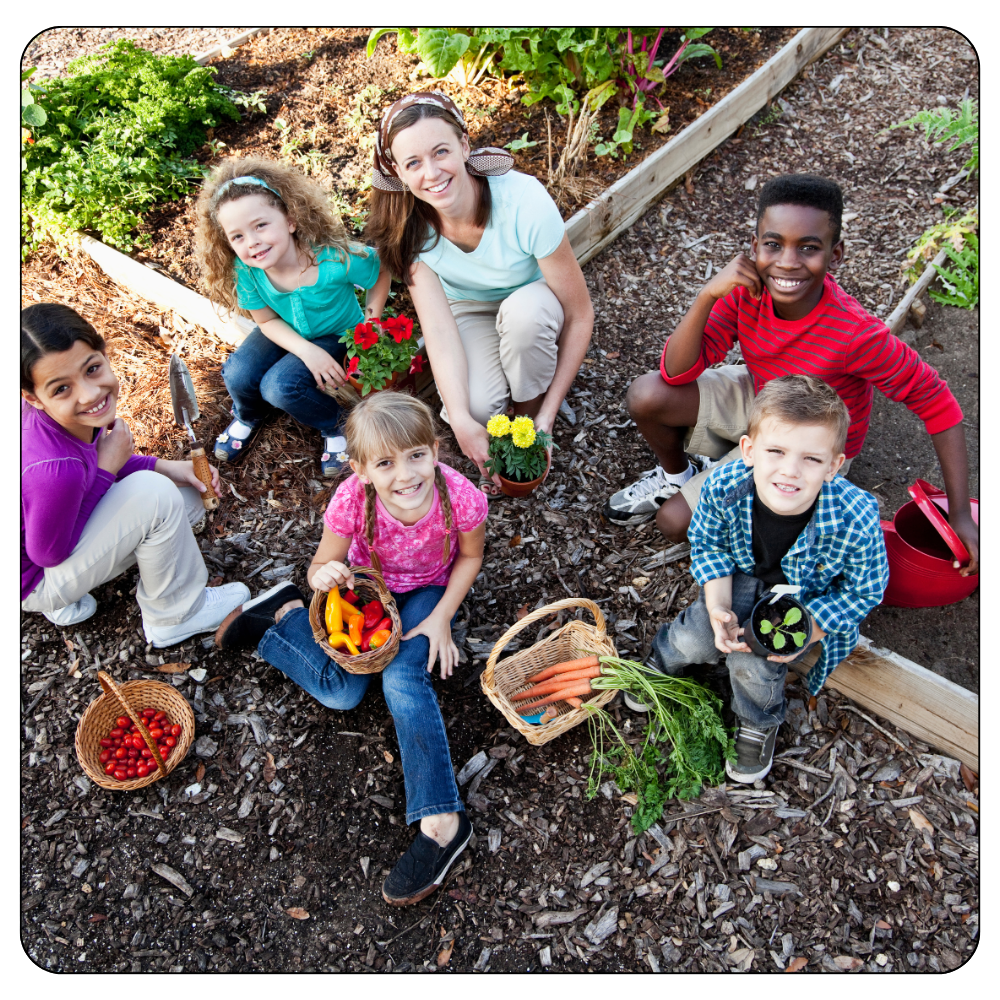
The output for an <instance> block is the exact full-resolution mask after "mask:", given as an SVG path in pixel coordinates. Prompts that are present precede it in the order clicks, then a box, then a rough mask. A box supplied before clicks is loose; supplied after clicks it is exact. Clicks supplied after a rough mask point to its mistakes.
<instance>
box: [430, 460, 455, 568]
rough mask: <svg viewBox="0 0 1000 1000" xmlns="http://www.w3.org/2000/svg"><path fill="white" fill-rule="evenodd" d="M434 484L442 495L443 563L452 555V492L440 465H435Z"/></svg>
mask: <svg viewBox="0 0 1000 1000" xmlns="http://www.w3.org/2000/svg"><path fill="white" fill-rule="evenodd" d="M434 485H435V486H436V487H437V488H438V496H440V497H441V513H443V514H444V544H443V545H442V546H441V563H442V565H443V564H445V563H447V562H448V557H449V556H450V555H451V522H452V514H451V494H450V493H449V492H448V484H447V483H446V482H445V478H444V473H443V472H442V471H441V466H440V465H435V466H434Z"/></svg>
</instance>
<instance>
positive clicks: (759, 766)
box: [726, 718, 778, 785]
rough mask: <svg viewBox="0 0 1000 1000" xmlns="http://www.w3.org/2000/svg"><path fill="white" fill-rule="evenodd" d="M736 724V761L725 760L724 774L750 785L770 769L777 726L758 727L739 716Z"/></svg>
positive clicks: (772, 761)
mask: <svg viewBox="0 0 1000 1000" xmlns="http://www.w3.org/2000/svg"><path fill="white" fill-rule="evenodd" d="M736 724H737V725H736V763H735V764H734V763H733V762H732V761H728V760H727V761H726V774H728V775H729V777H730V778H732V779H733V781H739V782H742V783H743V784H745V785H752V784H753V783H754V782H755V781H759V780H760V779H761V778H763V777H764V776H765V775H766V774H767V773H768V772H769V771H770V770H771V764H772V763H774V738H775V736H777V734H778V727H777V726H770V727H768V728H766V729H760V728H758V727H757V726H751V725H750V723H749V722H744V721H743V719H740V718H737V720H736Z"/></svg>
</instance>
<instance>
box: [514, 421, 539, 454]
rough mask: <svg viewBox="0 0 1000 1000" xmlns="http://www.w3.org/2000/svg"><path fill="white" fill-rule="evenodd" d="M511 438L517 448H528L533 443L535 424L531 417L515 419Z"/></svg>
mask: <svg viewBox="0 0 1000 1000" xmlns="http://www.w3.org/2000/svg"><path fill="white" fill-rule="evenodd" d="M511 438H512V440H513V441H514V444H515V445H517V447H518V448H530V447H531V446H532V445H533V444H534V443H535V422H534V421H533V420H532V419H531V417H515V418H514V424H513V433H512V434H511Z"/></svg>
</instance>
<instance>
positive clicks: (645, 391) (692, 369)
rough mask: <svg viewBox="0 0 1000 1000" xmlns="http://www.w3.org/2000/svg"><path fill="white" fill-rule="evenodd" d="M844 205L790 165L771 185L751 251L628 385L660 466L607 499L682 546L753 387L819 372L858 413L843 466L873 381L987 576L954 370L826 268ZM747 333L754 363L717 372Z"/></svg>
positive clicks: (632, 410)
mask: <svg viewBox="0 0 1000 1000" xmlns="http://www.w3.org/2000/svg"><path fill="white" fill-rule="evenodd" d="M842 212H843V194H842V192H841V189H840V186H839V185H838V184H836V183H835V182H834V181H831V180H827V179H826V178H823V177H817V176H815V175H813V174H787V175H785V176H783V177H776V178H773V179H772V180H770V181H768V182H767V183H766V184H765V185H764V187H763V188H762V189H761V193H760V203H759V207H758V211H757V227H756V231H755V232H754V233H753V235H752V237H751V243H750V247H751V256H750V257H747V256H746V255H745V254H740V255H739V256H738V257H736V258H735V259H734V260H732V261H730V263H729V264H728V265H727V266H726V267H725V268H723V270H722V271H720V272H719V273H718V274H716V275H715V276H714V277H713V278H712V279H711V280H710V281H709V282H708V283H707V284H706V285H705V287H704V288H702V290H701V291H700V292H699V293H698V296H697V298H696V299H695V301H694V304H693V305H692V306H691V308H690V309H688V311H687V314H686V315H685V316H684V318H683V319H682V320H681V321H680V323H679V324H678V325H677V328H676V329H675V330H674V332H673V334H672V335H671V336H670V337H669V338H668V339H667V342H666V345H665V346H664V349H663V356H662V358H661V361H660V370H659V371H658V372H648V373H647V374H645V375H642V376H640V377H639V378H637V379H636V380H635V381H634V382H633V383H632V385H631V386H630V387H629V390H628V396H627V400H626V402H627V406H628V410H629V414H630V415H631V417H632V419H633V420H635V422H636V426H637V427H638V428H639V432H640V433H641V434H642V436H643V437H644V438H645V439H646V441H647V442H648V444H649V445H650V447H651V448H652V449H653V451H654V453H655V454H656V457H657V459H658V460H659V463H660V464H659V465H658V466H657V467H656V468H655V469H653V470H651V471H650V472H648V473H646V474H645V475H644V476H643V478H642V479H640V480H639V481H638V482H636V483H633V484H632V485H631V486H629V487H626V488H625V489H623V490H620V491H619V492H618V493H616V494H614V496H612V497H611V498H610V499H609V500H608V501H607V503H606V504H605V507H604V515H605V517H607V518H608V519H609V520H610V521H612V522H614V523H615V524H640V523H642V522H643V521H648V520H649V519H650V518H651V517H654V516H655V518H656V523H657V526H658V527H659V528H660V530H661V531H662V532H663V533H664V534H665V535H666V536H667V537H668V538H670V539H671V540H673V541H684V539H685V538H686V537H687V528H688V525H689V524H690V521H691V512H692V510H693V508H694V507H695V505H696V504H697V502H698V497H699V495H700V493H701V487H702V484H703V482H704V480H705V479H706V478H707V476H708V470H707V468H705V467H706V466H707V465H708V464H709V462H712V461H716V460H721V462H727V461H733V460H734V459H736V458H739V457H740V452H739V445H738V444H736V442H738V441H739V439H740V437H741V435H743V434H744V433H746V429H747V420H748V417H749V412H750V406H751V404H752V403H753V397H754V395H755V393H756V391H757V390H758V389H759V388H760V387H761V386H763V385H764V383H766V382H768V381H770V380H771V379H773V378H777V377H778V376H780V375H793V374H794V375H812V376H814V377H816V378H819V379H822V380H823V381H824V382H826V383H828V384H829V385H830V386H831V387H832V388H833V389H835V390H836V392H837V393H838V395H839V396H840V397H841V399H843V401H844V403H845V404H846V405H847V409H848V412H849V413H850V416H851V426H850V431H849V432H848V437H847V446H846V449H845V453H846V455H847V460H846V461H845V462H844V465H843V467H842V469H841V474H844V473H846V471H847V469H848V468H849V467H850V464H851V460H852V459H853V458H854V457H855V456H856V455H857V454H858V452H860V451H861V446H862V444H863V443H864V439H865V435H866V434H867V432H868V423H869V418H870V415H871V408H872V396H873V390H872V387H873V386H877V387H878V388H879V389H880V390H881V391H882V392H883V393H884V394H885V395H886V396H888V397H889V398H890V399H895V400H898V401H900V402H903V403H905V404H906V406H907V407H908V408H909V409H911V410H912V411H913V412H914V413H915V414H916V415H917V416H918V417H920V418H921V420H923V421H924V425H925V427H926V428H927V432H928V433H929V434H930V435H931V441H932V442H933V443H934V449H935V451H936V452H937V456H938V461H939V462H940V463H941V471H942V474H943V476H944V483H945V490H946V492H947V494H948V509H949V518H948V519H949V521H950V522H951V526H952V527H953V528H954V529H955V531H956V533H957V534H958V536H959V537H960V538H961V539H962V541H963V542H964V543H965V546H966V548H967V549H968V550H969V553H970V555H971V557H972V558H971V561H970V563H969V565H968V567H966V568H965V569H963V574H965V575H967V574H968V573H976V572H978V569H979V565H978V564H979V529H978V526H977V525H976V523H975V522H974V521H973V520H972V514H971V511H970V507H969V485H968V478H969V477H968V458H967V455H966V447H965V433H964V431H963V429H962V410H961V408H960V407H959V405H958V401H957V400H956V399H955V397H954V396H953V395H952V392H951V390H950V389H949V388H948V386H947V383H946V382H945V381H944V379H942V378H941V376H940V375H938V373H937V372H936V371H935V370H934V369H933V368H932V367H931V366H930V365H928V364H927V363H926V362H925V361H924V360H923V359H922V358H921V357H920V355H919V354H917V352H916V351H914V350H912V349H911V348H910V347H908V346H907V345H906V344H904V343H903V342H902V341H901V340H899V339H898V338H897V337H895V336H893V335H892V334H891V333H890V332H889V329H888V327H887V326H886V325H885V324H884V323H883V322H882V321H881V320H879V319H877V318H876V317H875V316H872V315H871V314H870V313H867V312H866V311H865V310H864V309H863V308H862V306H861V304H860V303H859V302H858V301H857V300H856V299H853V298H852V297H851V296H850V295H848V294H847V293H846V292H844V291H843V289H841V288H840V286H839V285H838V284H837V283H836V282H835V281H834V280H833V277H832V275H830V274H829V272H830V271H834V270H836V268H837V267H838V266H839V265H840V262H841V260H843V256H844V244H843V241H842V240H841V238H840V226H841V214H842ZM737 341H738V342H739V344H740V347H741V349H742V352H743V358H744V360H745V361H746V365H727V366H724V367H722V368H710V367H709V366H710V365H713V364H716V363H718V362H720V361H722V360H723V359H724V358H725V356H726V353H727V352H728V350H729V349H730V348H731V347H732V346H733V344H735V343H736V342H737Z"/></svg>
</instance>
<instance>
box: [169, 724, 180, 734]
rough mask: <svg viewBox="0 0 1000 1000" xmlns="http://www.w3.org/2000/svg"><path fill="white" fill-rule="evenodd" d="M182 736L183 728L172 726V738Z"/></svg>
mask: <svg viewBox="0 0 1000 1000" xmlns="http://www.w3.org/2000/svg"><path fill="white" fill-rule="evenodd" d="M180 734H181V727H180V726H171V727H170V735H171V736H180Z"/></svg>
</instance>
